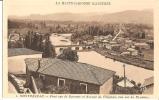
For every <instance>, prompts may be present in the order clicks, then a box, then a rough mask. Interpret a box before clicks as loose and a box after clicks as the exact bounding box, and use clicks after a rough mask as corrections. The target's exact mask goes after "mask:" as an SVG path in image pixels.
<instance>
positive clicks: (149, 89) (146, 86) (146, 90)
mask: <svg viewBox="0 0 159 100" xmlns="http://www.w3.org/2000/svg"><path fill="white" fill-rule="evenodd" d="M142 87H143V92H142V94H153V87H154V77H150V78H147V79H145V81H144V83H143V85H142Z"/></svg>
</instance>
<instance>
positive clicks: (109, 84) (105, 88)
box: [100, 77, 113, 94]
mask: <svg viewBox="0 0 159 100" xmlns="http://www.w3.org/2000/svg"><path fill="white" fill-rule="evenodd" d="M112 89H113V77H112V78H110V79H109V80H107V81H106V82H105V83H104V84H103V85H102V86H100V94H109V93H110V92H111V91H112Z"/></svg>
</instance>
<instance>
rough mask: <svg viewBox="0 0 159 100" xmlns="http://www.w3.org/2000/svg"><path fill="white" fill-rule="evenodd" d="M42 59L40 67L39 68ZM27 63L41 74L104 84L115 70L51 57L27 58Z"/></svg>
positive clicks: (31, 68)
mask: <svg viewBox="0 0 159 100" xmlns="http://www.w3.org/2000/svg"><path fill="white" fill-rule="evenodd" d="M38 60H40V69H39V70H38V71H37V69H38ZM25 63H26V65H27V66H28V69H29V70H30V71H37V72H39V73H41V74H45V75H51V76H56V77H61V78H66V79H72V80H78V81H82V82H87V83H93V84H97V85H102V84H104V83H105V82H106V81H107V80H108V79H109V78H111V77H112V76H113V75H114V74H115V72H114V71H111V70H107V69H103V68H100V67H96V66H93V65H90V64H85V63H78V62H71V61H66V60H65V61H64V60H60V59H51V58H42V59H38V58H27V59H25Z"/></svg>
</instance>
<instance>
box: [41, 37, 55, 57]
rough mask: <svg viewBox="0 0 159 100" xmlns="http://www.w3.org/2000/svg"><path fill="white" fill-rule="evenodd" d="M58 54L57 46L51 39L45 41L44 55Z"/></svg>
mask: <svg viewBox="0 0 159 100" xmlns="http://www.w3.org/2000/svg"><path fill="white" fill-rule="evenodd" d="M55 56H56V52H55V48H54V46H53V45H52V44H51V42H50V41H49V40H46V41H45V46H44V52H43V57H45V58H54V57H55Z"/></svg>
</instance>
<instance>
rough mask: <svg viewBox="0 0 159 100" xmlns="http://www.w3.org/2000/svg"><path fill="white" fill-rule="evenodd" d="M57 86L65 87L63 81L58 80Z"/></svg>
mask: <svg viewBox="0 0 159 100" xmlns="http://www.w3.org/2000/svg"><path fill="white" fill-rule="evenodd" d="M57 86H60V87H62V86H65V79H61V78H58V83H57Z"/></svg>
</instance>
